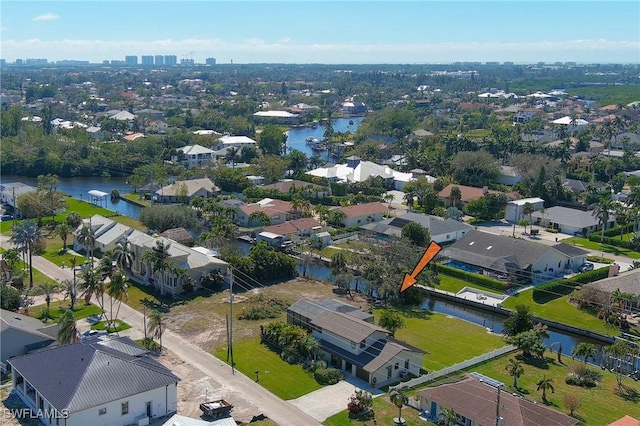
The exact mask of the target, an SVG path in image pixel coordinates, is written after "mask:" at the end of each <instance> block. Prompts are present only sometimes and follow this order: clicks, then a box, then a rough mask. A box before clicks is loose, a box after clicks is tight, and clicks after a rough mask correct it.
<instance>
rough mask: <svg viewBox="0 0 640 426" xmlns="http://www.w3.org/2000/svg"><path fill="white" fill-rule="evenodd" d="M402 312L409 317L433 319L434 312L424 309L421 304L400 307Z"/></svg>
mask: <svg viewBox="0 0 640 426" xmlns="http://www.w3.org/2000/svg"><path fill="white" fill-rule="evenodd" d="M400 312H402V314H403V315H406V316H407V317H409V318H417V319H425V320H428V319H431V316H432V315H433V312H431V311H428V310H426V309H422V308H421V307H419V306H410V307H405V308H400Z"/></svg>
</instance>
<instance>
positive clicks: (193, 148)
mask: <svg viewBox="0 0 640 426" xmlns="http://www.w3.org/2000/svg"><path fill="white" fill-rule="evenodd" d="M176 153H177V154H178V155H176V156H174V157H172V158H171V161H173V162H174V163H180V164H182V165H184V166H185V167H187V168H188V169H190V168H192V167H203V166H206V165H207V164H209V163H211V162H212V161H214V160H215V156H214V154H215V151H214V150H212V149H209V148H205V147H204V146H201V145H185V146H181V147H180V148H176Z"/></svg>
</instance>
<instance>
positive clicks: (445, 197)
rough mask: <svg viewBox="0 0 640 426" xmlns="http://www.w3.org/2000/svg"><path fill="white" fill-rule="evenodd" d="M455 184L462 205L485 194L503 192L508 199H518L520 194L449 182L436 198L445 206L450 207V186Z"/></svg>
mask: <svg viewBox="0 0 640 426" xmlns="http://www.w3.org/2000/svg"><path fill="white" fill-rule="evenodd" d="M454 186H457V187H458V189H460V195H461V197H460V202H461V203H462V205H463V206H466V205H467V204H468V203H469V201H473V200H477V199H479V198H482V197H483V196H485V195H487V194H504V195H506V197H507V202H508V201H513V200H519V199H521V198H522V196H521V195H520V194H519V193H517V192H501V191H495V190H492V189H489V188H487V187H484V188H476V187H474V186H466V185H457V184H455V183H450V184H449V185H447V186H445V187H444V188H443V189H442V191H440V192H438V198H439V199H440V200H441V201H442V202H444V205H445V207H451V206H452V205H453V200H451V188H453V187H454Z"/></svg>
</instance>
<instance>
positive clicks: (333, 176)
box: [306, 156, 414, 190]
mask: <svg viewBox="0 0 640 426" xmlns="http://www.w3.org/2000/svg"><path fill="white" fill-rule="evenodd" d="M306 174H308V175H311V176H317V177H322V178H325V179H327V180H328V181H329V182H342V183H349V182H364V181H366V180H367V179H368V178H369V177H381V178H382V179H383V180H384V183H385V186H386V187H388V188H394V189H397V190H402V188H403V187H404V185H405V184H406V183H407V182H410V181H412V180H414V177H413V175H412V174H411V173H403V172H398V171H396V170H394V169H392V168H390V167H389V166H382V165H379V164H376V163H372V162H370V161H361V160H360V158H358V157H356V156H351V157H348V158H347V163H345V164H336V165H335V166H332V167H319V168H317V169H314V170H310V171H308V172H307V173H306Z"/></svg>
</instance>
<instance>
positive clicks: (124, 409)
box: [120, 401, 129, 416]
mask: <svg viewBox="0 0 640 426" xmlns="http://www.w3.org/2000/svg"><path fill="white" fill-rule="evenodd" d="M120 412H121V413H122V415H123V416H124V415H125V414H129V401H126V402H123V403H122V405H121V406H120Z"/></svg>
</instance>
